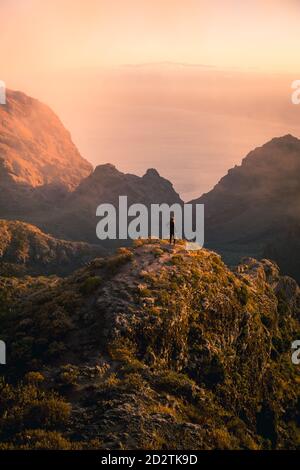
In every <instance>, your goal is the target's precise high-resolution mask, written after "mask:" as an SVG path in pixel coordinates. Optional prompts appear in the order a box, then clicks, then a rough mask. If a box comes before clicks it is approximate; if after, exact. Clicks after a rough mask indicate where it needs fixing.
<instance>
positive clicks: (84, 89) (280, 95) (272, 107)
mask: <svg viewBox="0 0 300 470" xmlns="http://www.w3.org/2000/svg"><path fill="white" fill-rule="evenodd" d="M0 19H1V26H0V57H1V69H0V79H1V80H4V81H6V83H7V85H8V86H9V87H10V88H14V89H16V88H17V89H20V90H23V91H25V92H27V93H29V94H31V95H33V96H35V97H37V98H39V99H41V100H42V101H45V102H47V104H49V105H50V106H51V107H52V108H53V109H54V110H55V111H56V112H57V113H58V114H59V116H60V117H61V118H62V120H63V121H64V123H65V124H66V126H67V127H68V128H69V130H70V131H71V133H72V135H73V138H74V141H75V142H76V143H77V145H78V146H79V150H80V151H81V153H82V154H83V156H85V157H86V158H87V159H89V160H90V161H92V163H93V164H97V163H104V162H107V161H110V162H112V163H115V164H116V165H117V166H118V167H119V168H120V169H122V170H123V171H131V172H133V173H138V174H141V173H143V172H144V170H146V168H147V167H149V166H156V167H157V168H158V170H160V171H161V173H162V174H163V175H164V176H166V177H168V178H171V179H172V181H173V182H174V184H175V188H176V189H177V190H179V191H180V192H181V194H183V195H184V197H185V198H189V197H193V196H194V195H198V194H201V193H202V192H203V191H207V190H208V189H210V188H211V186H213V185H214V184H215V183H216V182H217V180H218V179H219V178H220V177H221V176H222V175H223V174H224V172H225V171H226V170H227V169H228V168H229V166H232V165H233V164H235V163H239V162H240V160H241V158H242V157H243V156H244V154H245V153H246V152H247V151H249V150H250V149H251V148H253V147H255V146H257V145H260V144H262V143H263V142H264V141H265V140H267V139H268V138H271V137H272V136H273V135H280V134H284V133H287V132H293V133H296V134H297V135H298V136H299V135H300V129H299V126H298V122H300V121H299V117H300V106H299V107H298V108H297V107H295V106H294V107H293V105H291V103H290V83H291V81H292V80H294V79H297V78H298V79H299V78H300V63H299V62H300V60H299V57H300V54H299V53H300V28H299V24H300V1H299V0H184V1H183V0H81V1H79V0H0Z"/></svg>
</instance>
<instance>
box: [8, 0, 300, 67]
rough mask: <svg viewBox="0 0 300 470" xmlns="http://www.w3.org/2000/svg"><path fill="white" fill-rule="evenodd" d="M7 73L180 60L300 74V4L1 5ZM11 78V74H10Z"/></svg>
mask: <svg viewBox="0 0 300 470" xmlns="http://www.w3.org/2000/svg"><path fill="white" fill-rule="evenodd" d="M0 17H1V18H2V23H1V33H0V34H1V66H2V67H3V68H4V70H5V73H9V72H10V70H12V71H14V72H16V73H19V74H20V76H22V73H25V71H22V68H27V69H28V68H30V69H33V70H39V69H42V68H46V69H49V68H53V67H85V66H89V67H98V66H101V65H107V64H110V65H111V64H116V65H118V64H124V63H140V62H159V61H166V60H167V61H175V62H188V63H200V64H210V65H215V66H217V67H225V66H226V67H239V68H240V67H246V68H252V67H258V68H261V69H263V70H267V71H270V70H272V71H273V70H281V71H285V72H287V71H288V72H290V71H297V65H298V66H299V64H297V57H299V50H300V34H299V23H300V6H299V2H298V1H297V0H184V1H183V0H1V2H0ZM6 71H7V72H6Z"/></svg>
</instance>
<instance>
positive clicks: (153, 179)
mask: <svg viewBox="0 0 300 470" xmlns="http://www.w3.org/2000/svg"><path fill="white" fill-rule="evenodd" d="M119 196H127V198H128V205H131V204H134V203H142V204H144V205H146V206H147V207H150V205H151V204H159V203H167V204H174V203H179V204H182V201H181V199H180V197H179V195H178V194H177V193H176V192H175V190H174V188H173V185H172V184H171V183H170V182H169V181H168V180H166V179H165V178H163V177H161V176H160V175H159V173H158V172H157V171H156V170H155V169H148V170H147V172H146V173H145V175H144V176H142V177H140V176H136V175H131V174H125V173H122V172H120V171H118V170H117V169H116V168H115V167H114V166H113V165H111V164H106V165H99V166H97V167H96V168H95V170H94V172H93V173H92V174H91V175H89V176H88V177H87V178H85V179H84V180H83V181H82V182H81V183H80V184H79V186H78V187H77V188H76V189H75V191H73V192H72V193H70V194H69V195H68V196H67V197H66V198H65V199H64V201H63V204H60V206H59V207H58V208H57V209H56V210H54V211H53V212H52V214H50V215H48V216H47V219H46V220H45V221H41V222H40V225H41V226H42V227H43V228H45V229H46V230H47V231H49V232H51V233H53V234H54V235H56V236H59V237H64V238H68V239H71V240H84V241H87V242H90V243H95V242H98V243H99V240H98V239H97V238H96V225H97V222H98V221H99V217H96V209H97V207H98V205H99V204H101V203H111V204H113V205H114V207H115V208H116V209H117V208H118V205H119ZM117 214H118V210H117ZM102 243H103V242H102ZM122 243H124V241H122ZM108 244H111V241H108ZM116 244H117V245H119V246H120V242H119V241H118V242H117V243H116Z"/></svg>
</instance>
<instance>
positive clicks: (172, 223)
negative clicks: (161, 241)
mask: <svg viewBox="0 0 300 470" xmlns="http://www.w3.org/2000/svg"><path fill="white" fill-rule="evenodd" d="M172 240H173V243H174V245H175V220H174V217H173V216H171V218H170V244H171V243H172Z"/></svg>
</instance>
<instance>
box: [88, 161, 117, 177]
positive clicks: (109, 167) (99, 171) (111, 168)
mask: <svg viewBox="0 0 300 470" xmlns="http://www.w3.org/2000/svg"><path fill="white" fill-rule="evenodd" d="M120 173H121V172H120V171H119V170H118V169H117V168H116V167H115V165H113V164H112V163H103V164H101V165H97V166H96V168H95V170H94V174H95V175H106V174H107V175H113V174H120Z"/></svg>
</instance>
